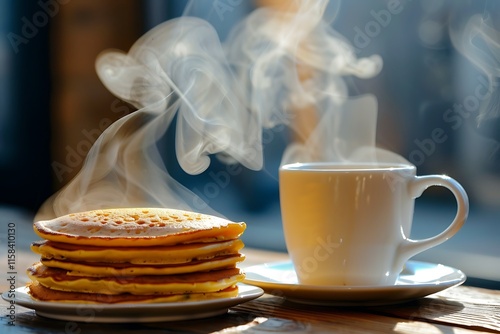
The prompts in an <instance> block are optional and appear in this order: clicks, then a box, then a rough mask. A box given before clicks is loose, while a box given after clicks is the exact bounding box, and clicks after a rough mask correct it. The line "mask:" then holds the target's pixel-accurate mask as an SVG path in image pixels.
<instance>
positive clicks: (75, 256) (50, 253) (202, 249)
mask: <svg viewBox="0 0 500 334" xmlns="http://www.w3.org/2000/svg"><path fill="white" fill-rule="evenodd" d="M132 244H133V245H134V246H129V247H111V246H110V247H104V246H88V245H72V244H68V243H62V242H53V241H39V242H34V243H33V244H32V245H31V250H32V251H33V252H35V253H37V254H40V255H41V256H42V257H43V258H45V259H56V260H74V261H85V262H110V263H117V262H128V263H133V264H175V263H188V262H191V261H193V260H204V259H211V258H214V257H217V256H222V255H232V254H238V251H239V250H241V249H242V248H243V246H244V244H243V242H242V241H241V240H240V239H235V240H228V241H222V242H213V243H192V244H182V245H173V246H150V247H136V246H135V244H134V243H132Z"/></svg>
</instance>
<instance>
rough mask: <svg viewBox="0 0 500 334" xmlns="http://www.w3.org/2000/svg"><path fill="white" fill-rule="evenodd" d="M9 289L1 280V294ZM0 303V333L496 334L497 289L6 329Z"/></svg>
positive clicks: (263, 303) (30, 317)
mask: <svg viewBox="0 0 500 334" xmlns="http://www.w3.org/2000/svg"><path fill="white" fill-rule="evenodd" d="M245 254H246V255H247V260H246V261H245V265H253V264H257V263H262V262H271V261H278V260H284V259H286V258H287V255H286V254H282V253H274V252H267V251H259V250H253V249H245ZM17 259H18V263H17V267H18V268H19V270H18V273H19V274H18V275H17V276H16V279H17V282H16V285H17V286H21V285H23V284H24V282H25V281H26V277H25V276H24V274H22V270H21V269H20V268H22V267H24V266H28V265H29V264H31V262H33V261H36V260H37V257H36V256H35V255H34V254H30V253H29V252H26V251H25V252H21V254H19V256H18V257H17ZM6 289H8V285H7V281H6V279H3V280H2V282H0V290H1V291H5V290H6ZM8 306H9V304H8V303H7V302H5V301H3V300H2V301H1V302H0V314H1V315H2V317H1V320H0V322H1V326H0V332H1V333H3V334H7V333H76V334H79V333H242V332H243V333H269V332H272V333H277V332H278V333H279V332H283V333H332V332H349V333H388V332H397V333H419V334H420V333H500V291H496V290H487V289H480V288H473V287H467V286H459V287H455V288H450V289H448V290H445V291H442V292H440V293H437V294H434V295H431V296H429V297H426V298H422V299H419V300H415V301H412V302H409V303H405V304H400V305H393V306H383V307H359V308H358V307H324V306H323V307H320V306H306V305H300V304H294V303H291V302H287V301H286V300H284V299H282V298H279V297H275V296H271V295H263V296H262V297H260V298H258V299H256V300H253V301H250V302H247V303H244V304H241V305H238V306H236V307H233V308H231V309H230V310H229V312H228V313H227V314H224V315H220V316H216V317H212V318H206V319H199V320H189V321H176V322H158V323H137V324H135V323H124V324H101V323H84V322H78V323H77V322H67V321H58V320H51V319H46V318H42V317H39V316H37V315H36V314H35V312H34V311H32V310H29V309H26V308H23V307H21V306H17V307H16V311H15V322H14V326H12V325H9V318H8V317H6V315H7V314H8V313H9V310H8V309H7V307H8Z"/></svg>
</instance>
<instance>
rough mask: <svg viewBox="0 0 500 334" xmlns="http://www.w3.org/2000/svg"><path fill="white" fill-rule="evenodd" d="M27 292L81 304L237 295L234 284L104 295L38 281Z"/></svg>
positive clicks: (148, 301)
mask: <svg viewBox="0 0 500 334" xmlns="http://www.w3.org/2000/svg"><path fill="white" fill-rule="evenodd" d="M28 288H29V294H30V295H31V297H32V298H33V299H35V300H39V301H46V302H58V303H81V304H118V303H134V304H137V303H176V302H195V301H203V300H210V299H216V298H230V297H236V296H237V295H238V288H237V287H235V286H232V287H229V288H226V289H224V290H221V291H217V292H208V293H183V294H163V295H162V294H153V295H132V294H130V293H122V294H118V295H104V294H98V293H82V292H68V291H58V290H52V289H50V288H47V287H44V286H43V285H41V284H40V283H38V282H33V283H29V285H28Z"/></svg>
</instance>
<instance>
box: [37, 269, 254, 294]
mask: <svg viewBox="0 0 500 334" xmlns="http://www.w3.org/2000/svg"><path fill="white" fill-rule="evenodd" d="M27 273H28V276H29V277H30V278H31V280H32V281H36V282H39V283H40V284H41V285H43V286H45V287H48V288H50V289H52V290H60V291H70V292H83V293H98V294H108V295H117V294H121V293H130V294H133V295H151V294H183V293H207V292H217V291H220V290H224V289H226V288H228V287H231V286H234V285H236V283H238V282H241V281H242V280H243V278H244V274H243V273H242V272H241V271H240V269H238V268H230V269H221V270H212V271H209V272H196V273H190V274H179V275H145V276H107V277H83V276H72V275H68V274H67V273H66V270H63V269H59V268H49V267H46V266H44V265H43V264H42V263H40V262H38V263H35V264H34V265H33V266H31V267H30V268H28V271H27Z"/></svg>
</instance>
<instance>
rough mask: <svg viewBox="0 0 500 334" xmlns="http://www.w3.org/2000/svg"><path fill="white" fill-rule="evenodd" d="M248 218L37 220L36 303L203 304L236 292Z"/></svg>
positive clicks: (169, 213)
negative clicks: (238, 221)
mask: <svg viewBox="0 0 500 334" xmlns="http://www.w3.org/2000/svg"><path fill="white" fill-rule="evenodd" d="M245 228H246V224H245V223H235V222H231V221H229V220H226V219H223V218H219V217H215V216H210V215H204V214H199V213H194V212H188V211H182V210H175V209H149V208H130V209H108V210H93V211H86V212H80V213H75V214H69V215H65V216H62V217H58V218H55V219H52V220H45V221H38V222H35V223H34V230H35V232H36V233H37V234H38V235H39V236H40V237H42V238H43V239H44V240H42V241H37V242H34V243H32V245H31V250H32V251H33V252H35V253H37V254H39V255H40V262H37V263H35V264H34V265H33V266H31V267H30V268H28V270H27V273H28V276H29V277H30V279H31V283H29V284H28V287H29V291H30V295H31V297H32V298H33V299H35V300H43V301H58V302H77V303H158V302H183V301H201V300H207V299H214V298H229V297H235V296H237V295H238V286H237V284H238V283H239V282H241V281H243V279H244V277H245V275H244V273H243V272H242V271H241V270H240V269H239V268H237V264H238V263H239V262H241V261H243V260H244V258H245V256H244V255H243V254H241V253H240V251H241V249H242V248H243V247H244V244H243V242H242V241H241V240H240V239H239V237H240V236H241V234H242V233H243V232H244V230H245Z"/></svg>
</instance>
